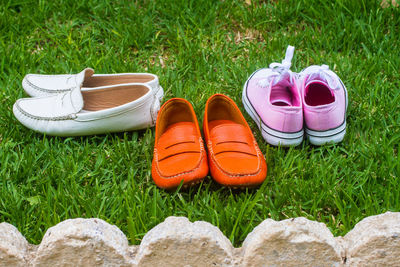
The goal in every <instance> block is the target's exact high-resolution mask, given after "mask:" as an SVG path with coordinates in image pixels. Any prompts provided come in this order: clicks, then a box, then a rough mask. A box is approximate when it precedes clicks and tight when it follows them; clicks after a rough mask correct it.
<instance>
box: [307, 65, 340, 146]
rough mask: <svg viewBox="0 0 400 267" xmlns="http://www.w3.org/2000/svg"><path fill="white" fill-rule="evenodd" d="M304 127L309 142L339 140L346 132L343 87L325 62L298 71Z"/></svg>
mask: <svg viewBox="0 0 400 267" xmlns="http://www.w3.org/2000/svg"><path fill="white" fill-rule="evenodd" d="M300 77H301V78H300V83H301V86H300V88H301V89H300V91H301V95H302V101H303V109H304V120H305V131H306V134H307V136H308V139H309V140H310V142H311V143H312V144H314V145H322V144H325V143H329V142H333V143H338V142H340V141H342V140H343V137H344V135H345V134H346V110H347V104H348V96H347V89H346V87H345V86H344V84H343V82H342V81H341V80H340V78H339V77H338V76H337V75H336V74H335V73H334V72H333V71H331V70H329V67H328V66H327V65H322V66H316V65H314V66H310V67H308V68H306V69H304V70H303V71H302V72H301V73H300Z"/></svg>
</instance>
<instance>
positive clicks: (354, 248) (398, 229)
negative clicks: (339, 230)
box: [344, 212, 400, 266]
mask: <svg viewBox="0 0 400 267" xmlns="http://www.w3.org/2000/svg"><path fill="white" fill-rule="evenodd" d="M344 239H345V240H346V242H347V245H346V246H347V250H346V258H347V264H348V265H349V266H400V213H399V212H386V213H384V214H381V215H376V216H371V217H367V218H365V219H363V220H362V221H360V222H359V223H357V224H356V226H355V227H354V228H353V230H351V231H350V232H348V233H347V234H346V235H345V236H344Z"/></svg>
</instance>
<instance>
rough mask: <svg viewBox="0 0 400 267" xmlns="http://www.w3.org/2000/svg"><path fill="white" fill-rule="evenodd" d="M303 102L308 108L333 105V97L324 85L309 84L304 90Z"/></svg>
mask: <svg viewBox="0 0 400 267" xmlns="http://www.w3.org/2000/svg"><path fill="white" fill-rule="evenodd" d="M304 100H305V102H306V104H307V105H309V106H320V105H326V104H330V103H333V102H334V101H335V96H334V94H333V92H332V90H331V89H330V88H329V87H328V86H327V85H326V84H324V83H322V82H311V83H309V84H308V85H307V87H306V89H305V95H304Z"/></svg>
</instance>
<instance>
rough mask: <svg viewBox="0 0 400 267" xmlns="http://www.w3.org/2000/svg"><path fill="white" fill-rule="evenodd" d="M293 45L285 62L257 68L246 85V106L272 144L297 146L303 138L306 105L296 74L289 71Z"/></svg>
mask: <svg viewBox="0 0 400 267" xmlns="http://www.w3.org/2000/svg"><path fill="white" fill-rule="evenodd" d="M293 52H294V47H293V46H288V48H287V50H286V57H285V59H284V60H283V61H282V63H272V64H270V65H269V68H264V69H259V70H257V71H255V72H254V73H253V74H252V75H251V76H250V77H249V79H248V80H247V81H246V83H245V84H244V87H243V95H242V101H243V105H244V108H245V109H246V111H247V113H248V114H249V115H250V116H251V118H252V119H253V120H254V121H255V122H256V123H257V125H258V127H259V128H260V130H261V133H262V136H263V137H264V139H265V140H266V141H267V142H268V143H269V144H271V145H275V146H277V145H282V146H297V145H299V144H300V143H301V141H302V140H303V106H302V101H301V96H300V92H299V90H298V87H297V82H296V80H297V78H296V77H297V75H296V74H295V73H293V72H292V71H290V66H291V64H292V63H291V61H292V58H293Z"/></svg>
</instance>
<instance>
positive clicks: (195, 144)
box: [151, 98, 208, 189]
mask: <svg viewBox="0 0 400 267" xmlns="http://www.w3.org/2000/svg"><path fill="white" fill-rule="evenodd" d="M207 174H208V164H207V154H206V151H205V149H204V145H203V139H202V138H201V134H200V129H199V123H198V122H197V118H196V114H195V113H194V110H193V107H192V105H191V104H190V103H189V102H188V101H187V100H185V99H182V98H172V99H170V100H169V101H167V102H166V103H165V104H164V105H163V106H162V107H161V109H160V111H159V113H158V116H157V122H156V140H155V144H154V157H153V164H152V168H151V175H152V176H153V180H154V182H155V183H156V185H157V186H159V187H161V188H165V189H172V188H176V187H178V186H179V184H180V183H181V181H182V180H183V184H184V185H186V186H187V185H190V184H195V183H197V182H200V181H201V180H202V179H203V178H204V177H205V176H207Z"/></svg>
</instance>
